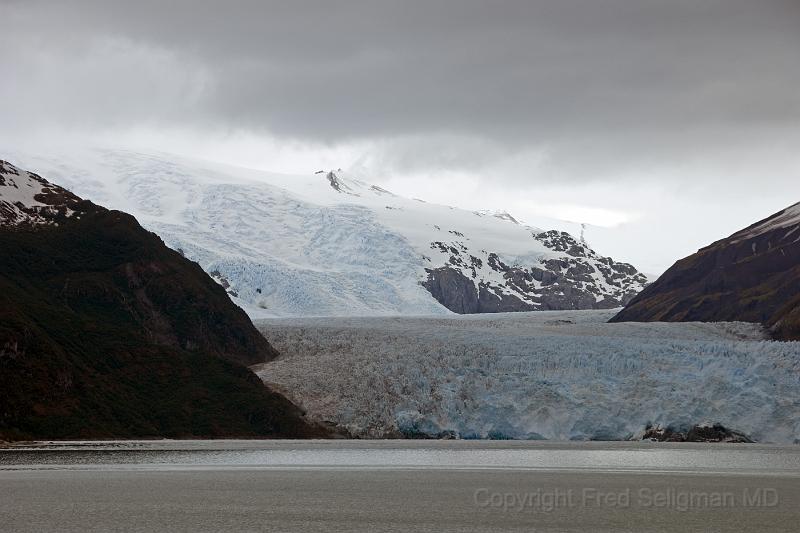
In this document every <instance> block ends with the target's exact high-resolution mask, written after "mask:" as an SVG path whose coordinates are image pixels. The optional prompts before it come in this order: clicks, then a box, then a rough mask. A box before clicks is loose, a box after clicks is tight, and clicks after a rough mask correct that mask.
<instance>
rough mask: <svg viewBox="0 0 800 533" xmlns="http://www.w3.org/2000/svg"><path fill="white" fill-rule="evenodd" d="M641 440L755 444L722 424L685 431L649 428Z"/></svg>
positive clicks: (659, 427) (691, 428) (705, 425)
mask: <svg viewBox="0 0 800 533" xmlns="http://www.w3.org/2000/svg"><path fill="white" fill-rule="evenodd" d="M641 440H654V441H658V442H730V443H748V442H754V441H753V440H752V439H751V438H750V437H748V436H747V435H745V434H744V433H742V432H740V431H736V430H732V429H729V428H726V427H725V426H723V425H722V424H698V425H694V426H692V427H690V428H688V429H683V430H682V429H678V428H673V427H671V426H668V427H661V426H647V428H646V429H645V432H644V435H643V436H642V438H641Z"/></svg>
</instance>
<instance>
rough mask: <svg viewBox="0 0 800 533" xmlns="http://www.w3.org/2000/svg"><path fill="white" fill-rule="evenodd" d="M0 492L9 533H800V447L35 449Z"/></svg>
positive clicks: (8, 452)
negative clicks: (135, 532)
mask: <svg viewBox="0 0 800 533" xmlns="http://www.w3.org/2000/svg"><path fill="white" fill-rule="evenodd" d="M0 487H1V488H2V491H1V492H0V519H1V520H0V530H2V531H52V530H60V531H85V530H98V531H100V530H103V531H109V530H126V531H131V530H138V531H153V530H162V531H163V530H170V531H219V530H237V531H240V530H250V531H265V530H268V531H356V530H358V531H408V530H414V531H797V530H798V529H799V526H798V524H800V446H768V445H704V444H667V443H597V442H581V443H552V442H519V441H492V442H487V441H341V440H340V441H120V442H58V443H31V444H26V445H20V446H15V447H13V448H8V449H4V450H0Z"/></svg>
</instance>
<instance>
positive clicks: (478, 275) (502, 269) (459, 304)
mask: <svg viewBox="0 0 800 533" xmlns="http://www.w3.org/2000/svg"><path fill="white" fill-rule="evenodd" d="M533 237H534V238H535V239H536V240H538V241H539V242H541V243H542V244H544V245H545V246H546V247H547V248H548V249H550V250H552V251H553V252H555V253H554V254H551V255H549V256H547V257H543V258H541V259H539V260H537V261H533V262H531V263H529V264H514V265H509V264H507V263H506V262H504V261H503V259H501V258H500V256H499V255H498V254H496V253H494V252H485V251H482V252H483V254H485V255H484V257H477V256H475V255H473V253H472V252H471V251H470V249H469V248H468V247H467V246H466V245H465V244H464V243H463V242H460V241H453V242H441V241H437V242H433V243H431V249H434V250H437V251H438V252H441V253H445V254H449V260H448V264H447V265H445V266H442V267H438V268H429V269H426V271H427V273H428V278H427V279H426V280H425V281H423V282H422V285H423V286H424V287H425V288H426V289H428V291H429V292H430V293H431V295H433V297H434V298H436V300H437V301H438V302H439V303H441V304H442V305H444V306H445V307H447V308H448V309H450V310H451V311H453V312H455V313H461V314H466V313H503V312H514V311H542V310H562V309H612V308H614V307H620V306H622V305H625V304H626V303H628V302H629V301H630V300H631V299H632V298H633V297H634V296H635V295H636V294H637V293H638V292H639V291H640V290H641V289H642V287H644V286H645V285H646V283H647V278H646V277H645V275H644V274H642V273H640V272H638V271H637V270H636V268H634V267H633V266H632V265H630V264H628V263H619V262H616V261H614V260H613V259H611V258H609V257H603V256H601V255H599V254H597V253H596V252H595V251H594V250H592V249H591V248H589V246H587V245H586V244H585V243H583V242H580V241H578V240H576V239H575V238H574V237H573V236H572V235H570V234H569V233H566V232H561V231H556V230H552V231H547V232H541V233H536V234H533ZM486 268H488V269H490V270H491V271H492V272H489V273H488V274H489V275H487V272H486ZM487 278H489V280H487Z"/></svg>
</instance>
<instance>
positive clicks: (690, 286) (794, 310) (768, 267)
mask: <svg viewBox="0 0 800 533" xmlns="http://www.w3.org/2000/svg"><path fill="white" fill-rule="evenodd" d="M612 320H613V321H616V322H622V321H653V320H659V321H695V320H697V321H725V320H739V321H747V322H760V323H763V324H764V325H765V326H767V327H768V328H770V329H771V331H772V332H773V334H774V336H775V338H777V339H781V340H800V203H795V204H793V205H791V206H789V207H787V208H785V209H783V210H781V211H779V212H777V213H775V214H773V215H771V216H769V217H766V218H765V219H763V220H760V221H758V222H756V223H754V224H751V225H750V226H748V227H746V228H744V229H742V230H739V231H737V232H735V233H733V234H732V235H730V236H729V237H726V238H724V239H720V240H718V241H716V242H714V243H712V244H710V245H708V246H706V247H704V248H701V249H700V250H698V251H697V252H696V253H695V254H693V255H690V256H688V257H685V258H683V259H681V260H679V261H678V262H676V263H675V265H673V266H672V267H671V268H670V269H668V270H667V271H666V272H665V273H664V274H663V275H662V276H661V277H660V278H659V279H658V280H656V281H655V282H654V283H653V284H651V285H650V286H649V287H647V288H646V289H645V290H644V291H642V292H641V293H640V294H639V295H638V296H637V297H635V298H634V299H633V300H632V301H631V302H630V304H629V305H628V306H627V307H625V309H623V310H622V311H621V312H620V313H619V314H617V315H616V316H615V317H613V319H612Z"/></svg>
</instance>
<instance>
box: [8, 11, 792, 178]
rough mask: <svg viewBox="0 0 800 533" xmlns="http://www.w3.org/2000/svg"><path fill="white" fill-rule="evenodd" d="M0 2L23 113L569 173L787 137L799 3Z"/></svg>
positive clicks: (769, 143)
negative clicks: (356, 144)
mask: <svg viewBox="0 0 800 533" xmlns="http://www.w3.org/2000/svg"><path fill="white" fill-rule="evenodd" d="M0 18H1V19H2V20H3V30H2V32H1V33H0V66H2V72H3V73H4V74H3V82H2V84H0V96H2V98H0V113H2V115H3V117H4V122H5V123H6V124H7V125H8V126H12V127H14V128H16V129H19V130H24V129H25V128H30V127H42V128H45V127H47V128H73V129H74V128H83V129H92V128H99V127H102V128H109V127H112V128H113V127H129V126H131V125H141V124H150V125H153V126H154V127H159V126H179V127H186V128H190V129H191V128H195V129H198V130H209V129H217V130H226V129H227V130H246V131H252V132H256V133H259V132H263V133H266V134H270V135H274V136H284V137H286V138H291V139H293V140H300V141H307V142H309V143H328V144H330V143H342V142H350V141H361V140H365V139H366V140H376V141H380V142H379V143H378V146H379V147H380V148H379V149H378V153H376V154H374V157H375V158H378V159H381V160H384V161H386V162H387V164H390V165H395V166H396V167H397V168H412V169H416V168H418V167H425V166H426V165H431V166H433V167H440V166H444V167H447V166H450V167H455V168H459V167H464V168H475V167H477V168H491V167H492V166H493V165H494V164H496V163H499V162H502V161H509V160H518V161H525V162H526V163H525V164H527V161H529V160H531V159H537V158H536V157H532V158H528V157H527V156H526V155H525V154H527V153H533V154H542V153H544V154H547V157H546V158H545V159H544V160H543V161H542V160H539V159H537V160H539V162H540V163H541V164H542V165H544V167H543V168H544V171H543V172H542V174H547V173H548V172H549V173H551V174H555V175H559V176H563V177H564V179H570V180H576V181H581V180H592V179H599V177H602V176H613V175H627V174H631V173H634V174H635V173H636V172H641V173H646V171H648V170H652V169H654V168H661V167H664V166H665V165H672V164H674V163H675V161H676V160H683V161H690V162H699V163H700V164H701V165H707V164H709V162H710V163H711V164H712V165H713V162H714V161H722V162H727V163H726V164H728V165H730V166H733V167H734V168H739V169H741V165H740V163H742V164H744V163H747V161H752V160H755V159H760V160H763V159H767V160H769V161H780V160H782V159H786V158H790V157H792V154H793V153H794V152H795V151H796V149H795V147H796V143H797V141H798V140H800V138H799V137H800V134H799V133H798V124H800V92H798V91H797V87H798V85H799V84H800V62H798V61H797V57H798V51H799V50H800V31H797V29H798V27H800V4H798V3H797V2H796V1H771V0H767V1H762V2H752V1H744V0H692V1H684V0H671V1H654V0H636V1H633V0H631V1H621V0H582V1H576V0H560V1H558V2H549V1H547V2H545V1H541V2H530V1H518V2H504V1H500V2H470V1H451V2H442V1H426V2H399V1H398V2H381V1H364V2H354V1H344V2H315V3H310V2H303V1H299V2H255V1H253V2H203V1H171V2H150V1H138V2H115V1H96V2H94V1H83V2H73V1H69V0H66V1H65V0H60V1H53V2H45V1H37V0H31V1H25V2H0ZM392 141H396V142H392ZM731 163H733V164H732V165H731ZM509 175H513V176H515V177H513V178H512V177H509V178H508V179H520V178H519V176H521V175H522V176H524V175H525V173H519V172H516V173H510V174H509ZM734 175H735V173H728V172H717V173H714V172H711V173H709V174H708V176H709V178H708V179H717V180H720V179H734V178H733V177H732V176H734ZM743 175H744V174H743ZM531 179H535V177H532V178H531ZM675 179H680V176H679V175H676V178H675ZM692 179H695V177H694V176H693V177H692ZM770 179H773V180H777V181H781V180H786V179H789V177H787V176H783V177H781V176H780V175H776V176H774V177H772V178H770Z"/></svg>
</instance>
